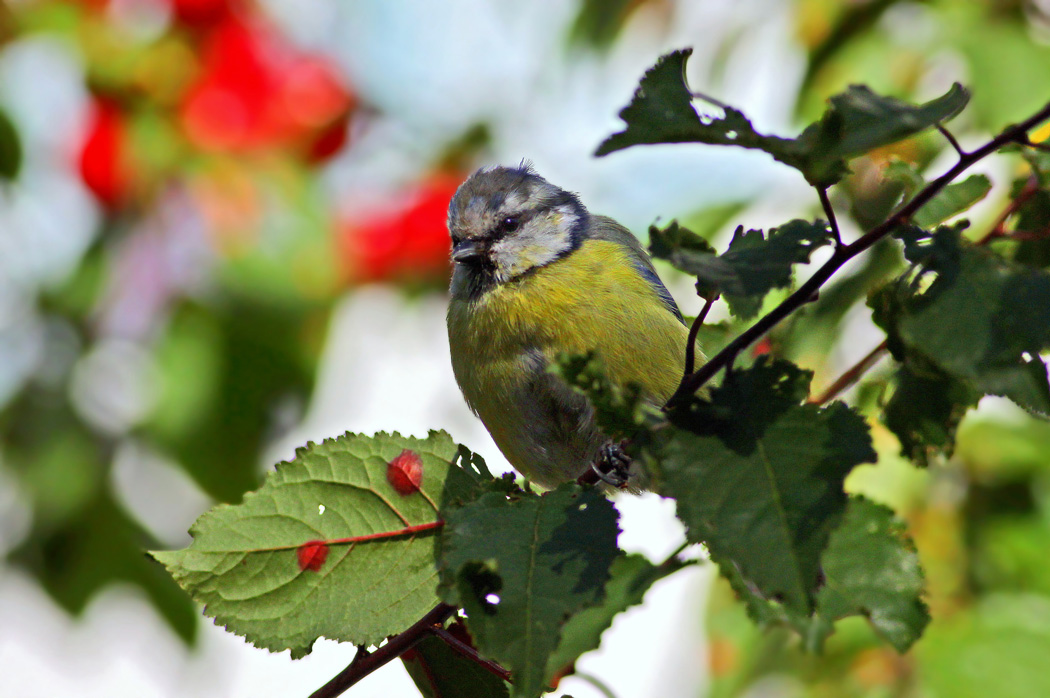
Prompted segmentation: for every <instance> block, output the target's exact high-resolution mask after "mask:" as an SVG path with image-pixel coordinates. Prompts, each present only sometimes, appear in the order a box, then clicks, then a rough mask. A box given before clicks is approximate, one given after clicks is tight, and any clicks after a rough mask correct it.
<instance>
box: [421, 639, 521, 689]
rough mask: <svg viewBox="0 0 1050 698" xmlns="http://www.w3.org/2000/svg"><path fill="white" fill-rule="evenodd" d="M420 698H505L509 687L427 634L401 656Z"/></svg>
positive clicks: (501, 680) (484, 669)
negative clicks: (420, 695)
mask: <svg viewBox="0 0 1050 698" xmlns="http://www.w3.org/2000/svg"><path fill="white" fill-rule="evenodd" d="M401 661H402V662H403V663H404V665H405V669H406V670H408V675H409V676H410V677H412V681H413V682H415V684H416V688H418V689H419V692H420V693H422V694H423V696H424V698H508V696H510V688H509V687H508V685H507V683H506V682H505V681H503V679H501V678H499V677H498V676H496V675H494V674H492V673H491V672H490V671H489V670H488V669H486V668H484V667H483V666H481V665H479V664H477V663H476V662H473V661H471V660H469V659H467V658H466V657H464V656H463V655H461V654H459V653H458V652H456V651H455V650H453V649H452V648H451V647H449V646H448V645H447V644H445V642H444V641H442V640H441V639H439V638H437V637H433V636H428V637H426V638H424V639H423V641H422V642H420V643H419V644H417V645H416V646H415V647H413V648H412V649H411V650H409V651H408V652H406V653H405V654H403V655H401Z"/></svg>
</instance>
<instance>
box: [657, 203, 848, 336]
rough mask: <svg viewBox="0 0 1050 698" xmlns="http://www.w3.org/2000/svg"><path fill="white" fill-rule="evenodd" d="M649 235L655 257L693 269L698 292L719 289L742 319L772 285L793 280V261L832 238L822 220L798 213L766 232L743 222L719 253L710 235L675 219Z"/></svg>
mask: <svg viewBox="0 0 1050 698" xmlns="http://www.w3.org/2000/svg"><path fill="white" fill-rule="evenodd" d="M649 237H650V240H651V241H652V242H651V243H650V251H651V252H652V254H653V256H654V257H658V258H662V259H667V260H668V261H670V262H671V263H672V264H673V265H674V266H675V267H677V268H678V269H680V270H682V271H684V272H686V273H687V274H693V275H695V276H696V277H697V290H698V291H699V292H700V295H702V296H707V295H709V294H712V293H713V292H721V293H722V294H723V295H724V296H725V298H726V302H727V303H729V309H730V311H732V313H733V314H734V315H736V316H737V317H739V318H742V319H747V318H751V317H754V316H755V314H757V313H758V311H759V309H760V308H761V307H762V299H763V298H765V296H766V294H767V293H769V292H770V291H771V290H773V289H774V288H784V287H786V286H789V285H790V284H791V268H792V265H794V264H801V263H804V262H808V261H809V257H810V255H811V254H812V252H813V250H815V249H817V248H818V247H822V246H823V245H826V244H828V243H829V242H830V241H831V240H832V236H831V231H830V230H829V229H828V226H827V224H826V223H825V222H824V221H819V220H818V221H813V222H809V221H803V220H797V219H796V220H793V221H789V222H787V223H785V224H784V225H782V226H780V227H779V228H772V229H771V230H770V231H769V234H768V236H766V235H764V234H763V233H762V231H761V230H748V231H747V232H744V227H743V226H740V227H738V228H737V229H736V232H734V233H733V239H732V240H731V241H730V243H729V249H728V250H726V252H725V254H722V255H720V256H716V255H715V254H714V250H713V249H712V248H711V246H710V245H708V244H707V241H706V240H704V239H703V238H701V237H699V236H698V235H696V234H695V233H693V232H691V231H690V230H688V229H686V228H682V227H681V226H679V225H678V223H677V222H676V221H671V223H670V224H668V226H667V227H666V228H665V229H664V230H660V229H659V228H657V227H656V226H652V227H650V228H649Z"/></svg>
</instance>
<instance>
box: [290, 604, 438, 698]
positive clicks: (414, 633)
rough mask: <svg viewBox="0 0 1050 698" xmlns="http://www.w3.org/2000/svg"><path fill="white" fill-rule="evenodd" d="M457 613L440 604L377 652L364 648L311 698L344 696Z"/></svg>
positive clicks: (311, 695) (312, 694)
mask: <svg viewBox="0 0 1050 698" xmlns="http://www.w3.org/2000/svg"><path fill="white" fill-rule="evenodd" d="M455 612H456V607H455V606H450V605H448V604H446V603H439V604H438V605H437V606H435V607H434V608H433V610H431V611H430V612H429V613H427V614H426V615H425V616H423V617H422V618H420V619H419V620H418V621H416V622H415V624H414V625H412V627H411V628H409V629H408V630H405V631H404V632H402V633H400V634H398V635H395V636H394V637H392V638H390V639H389V640H387V642H386V644H384V645H382V646H381V647H379V648H378V649H376V650H375V651H374V652H367V651H366V650H365V649H364V648H360V649H358V652H357V654H356V655H355V656H354V661H352V662H350V664H349V665H348V666H347V667H346V668H345V669H343V670H342V671H340V672H339V673H338V674H336V675H335V676H333V677H332V680H331V681H329V682H328V683H326V684H325V685H324V686H321V687H320V688H319V689H317V690H316V691H314V692H313V693H311V694H310V698H335V696H339V695H342V693H343V691H345V690H346V689H348V688H350V687H351V686H353V685H354V684H355V683H357V682H358V681H360V680H361V679H363V678H365V677H366V676H368V675H369V674H371V673H372V672H373V671H375V670H376V669H378V668H379V667H381V666H383V665H384V664H387V663H389V662H390V661H392V660H394V659H397V658H398V657H400V656H401V655H402V654H404V653H405V652H406V651H408V650H409V649H411V648H412V647H414V646H415V645H416V644H417V643H418V642H420V641H421V640H422V639H423V638H425V637H426V636H427V634H428V633H430V632H431V628H432V627H433V626H435V625H440V624H441V623H444V622H445V620H446V619H448V617H449V616H451V615H452V614H453V613H455Z"/></svg>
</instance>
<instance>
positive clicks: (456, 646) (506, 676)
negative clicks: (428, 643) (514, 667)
mask: <svg viewBox="0 0 1050 698" xmlns="http://www.w3.org/2000/svg"><path fill="white" fill-rule="evenodd" d="M429 630H430V634H431V635H433V636H435V637H437V638H440V639H441V640H442V641H443V642H444V643H445V644H446V645H448V646H449V648H451V649H452V650H453V651H455V652H456V653H458V654H460V655H462V656H463V657H466V658H467V659H469V660H470V661H472V662H474V663H475V664H477V665H478V666H480V667H482V668H483V669H485V670H486V671H488V672H490V673H492V674H495V675H496V676H498V677H499V678H501V679H503V680H504V681H510V672H509V671H507V670H506V669H504V668H503V667H502V666H501V665H499V664H497V663H496V662H494V661H492V660H491V659H485V658H484V657H482V656H481V655H480V654H478V651H477V650H476V649H474V648H473V647H471V646H470V645H468V644H467V643H465V642H463V641H462V640H460V639H459V638H458V637H456V636H455V635H453V634H452V633H450V632H449V631H447V630H445V629H444V628H443V627H441V626H440V625H435V626H432V627H431V628H430V629H429Z"/></svg>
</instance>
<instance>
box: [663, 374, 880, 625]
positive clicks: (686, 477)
mask: <svg viewBox="0 0 1050 698" xmlns="http://www.w3.org/2000/svg"><path fill="white" fill-rule="evenodd" d="M810 377H811V374H810V373H808V372H805V371H802V370H801V369H799V368H798V367H797V366H795V365H794V364H791V363H789V362H786V361H772V362H771V361H769V360H768V358H767V357H765V356H762V357H759V358H758V360H757V361H756V362H755V364H754V366H753V367H752V368H749V369H744V370H735V371H733V372H731V373H730V374H729V375H728V376H727V377H726V379H725V382H724V383H723V384H722V385H721V386H719V387H717V388H712V389H711V397H710V399H709V400H705V399H703V398H696V399H694V400H693V402H692V403H691V404H690V405H689V406H688V408H687V409H683V410H680V411H679V412H677V413H676V414H672V415H671V418H672V422H673V423H674V424H675V425H676V426H677V427H678V428H677V429H675V430H674V432H673V433H672V434H671V435H670V436H669V438H668V440H667V442H666V444H665V445H664V446H663V449H662V454H661V457H660V458H659V459H658V462H657V464H656V465H655V466H654V467H653V471H654V472H653V478H654V480H655V487H654V489H655V490H656V492H657V493H659V494H661V495H663V496H665V497H673V498H674V499H675V500H676V501H677V508H678V517H679V518H680V519H681V520H682V522H683V523H685V525H686V532H687V535H688V537H689V540H691V541H696V542H703V543H705V544H706V545H707V546H708V549H709V550H710V551H711V555H712V557H713V558H714V559H715V560H716V561H717V562H718V563H719V565H720V567H721V568H722V569H723V572H725V571H726V570H727V569H728V568H729V567H730V566H732V567H734V568H735V569H736V570H738V571H739V574H740V576H741V577H742V578H743V579H744V580H746V582H747V583H748V584H751V585H754V586H755V588H756V589H757V590H758V592H760V593H761V594H762V595H763V596H764V597H766V598H770V599H777V600H779V601H780V603H782V604H783V605H784V606H785V607H787V608H788V609H789V610H790V611H791V612H793V613H798V614H802V615H808V614H809V613H810V612H811V611H812V610H813V608H814V605H815V595H816V591H817V588H818V585H819V578H820V556H821V553H822V552H823V551H824V548H825V546H826V545H827V542H828V537H829V536H830V534H831V531H832V530H833V529H834V528H835V527H836V526H837V525H838V523H839V521H840V520H841V517H842V513H843V511H844V510H845V507H846V493H845V492H844V491H843V489H842V484H843V481H844V480H845V478H846V475H847V474H848V473H849V472H850V470H852V469H853V467H854V466H855V465H858V464H860V463H865V462H874V461H875V458H876V456H875V452H874V451H873V450H872V447H871V437H870V436H869V434H868V427H867V425H866V424H865V422H864V420H863V418H862V417H861V416H860V415H859V414H857V413H856V412H854V411H852V410H850V409H849V408H847V407H846V406H845V405H844V404H842V403H834V404H832V405H831V406H829V407H827V408H821V407H818V406H816V405H813V404H805V405H803V404H800V403H801V402H802V401H803V400H805V399H806V396H807V394H808V390H809V381H810Z"/></svg>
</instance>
